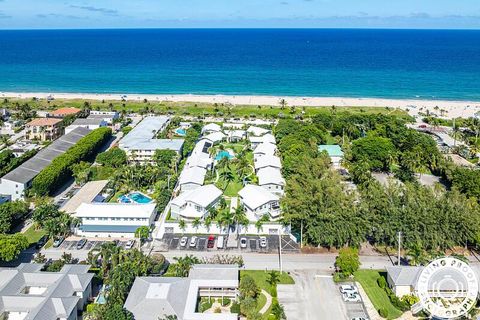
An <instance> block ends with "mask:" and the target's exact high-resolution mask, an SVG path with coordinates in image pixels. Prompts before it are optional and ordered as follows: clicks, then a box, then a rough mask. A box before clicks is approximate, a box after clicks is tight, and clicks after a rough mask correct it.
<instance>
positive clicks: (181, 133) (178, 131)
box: [175, 128, 187, 136]
mask: <svg viewBox="0 0 480 320" xmlns="http://www.w3.org/2000/svg"><path fill="white" fill-rule="evenodd" d="M175 133H176V134H178V135H179V136H184V135H186V134H187V131H185V129H182V128H178V129H177V130H175Z"/></svg>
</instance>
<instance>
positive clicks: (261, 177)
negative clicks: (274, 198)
mask: <svg viewBox="0 0 480 320" xmlns="http://www.w3.org/2000/svg"><path fill="white" fill-rule="evenodd" d="M257 177H258V185H259V186H261V187H263V188H265V189H267V190H268V191H270V192H272V193H275V194H277V195H279V196H283V194H284V188H285V179H284V178H283V177H282V172H281V171H280V169H278V168H272V167H266V168H262V169H260V170H258V172H257Z"/></svg>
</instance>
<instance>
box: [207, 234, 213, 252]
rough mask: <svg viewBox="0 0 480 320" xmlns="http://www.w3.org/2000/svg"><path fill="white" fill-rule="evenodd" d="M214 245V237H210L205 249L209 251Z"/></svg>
mask: <svg viewBox="0 0 480 320" xmlns="http://www.w3.org/2000/svg"><path fill="white" fill-rule="evenodd" d="M214 245H215V236H213V235H211V236H209V237H208V241H207V248H208V249H211V248H213V246H214Z"/></svg>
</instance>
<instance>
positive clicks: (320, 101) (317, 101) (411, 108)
mask: <svg viewBox="0 0 480 320" xmlns="http://www.w3.org/2000/svg"><path fill="white" fill-rule="evenodd" d="M0 97H1V98H18V99H31V98H39V99H46V98H48V97H52V98H54V99H65V100H75V99H80V100H98V101H101V100H106V101H107V100H114V101H115V100H117V101H121V100H122V99H124V100H126V101H143V100H144V99H147V100H148V101H156V102H162V101H168V102H198V103H230V104H232V105H273V106H278V105H279V101H280V100H281V99H285V101H286V102H287V105H288V106H296V107H331V106H336V107H379V108H385V107H390V108H400V109H402V110H406V111H408V113H409V114H410V115H412V116H415V115H418V113H419V112H423V113H425V112H426V111H427V110H428V111H429V112H430V113H433V114H436V115H437V116H440V114H441V113H442V114H443V116H442V117H443V118H458V117H462V118H468V117H472V116H474V115H475V113H477V112H480V101H448V100H418V99H384V98H343V97H293V96H259V95H220V94H219V95H197V94H132V93H125V94H118V93H116V94H115V93H111V94H109V93H61V92H59V93H44V92H0ZM440 110H444V112H440Z"/></svg>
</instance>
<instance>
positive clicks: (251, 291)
mask: <svg viewBox="0 0 480 320" xmlns="http://www.w3.org/2000/svg"><path fill="white" fill-rule="evenodd" d="M238 290H239V291H240V295H241V297H242V299H245V298H252V299H256V298H257V296H258V294H259V293H260V288H259V287H258V285H257V283H256V282H255V280H254V279H253V278H252V277H251V276H249V275H245V276H243V277H241V279H240V286H239V288H238Z"/></svg>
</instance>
